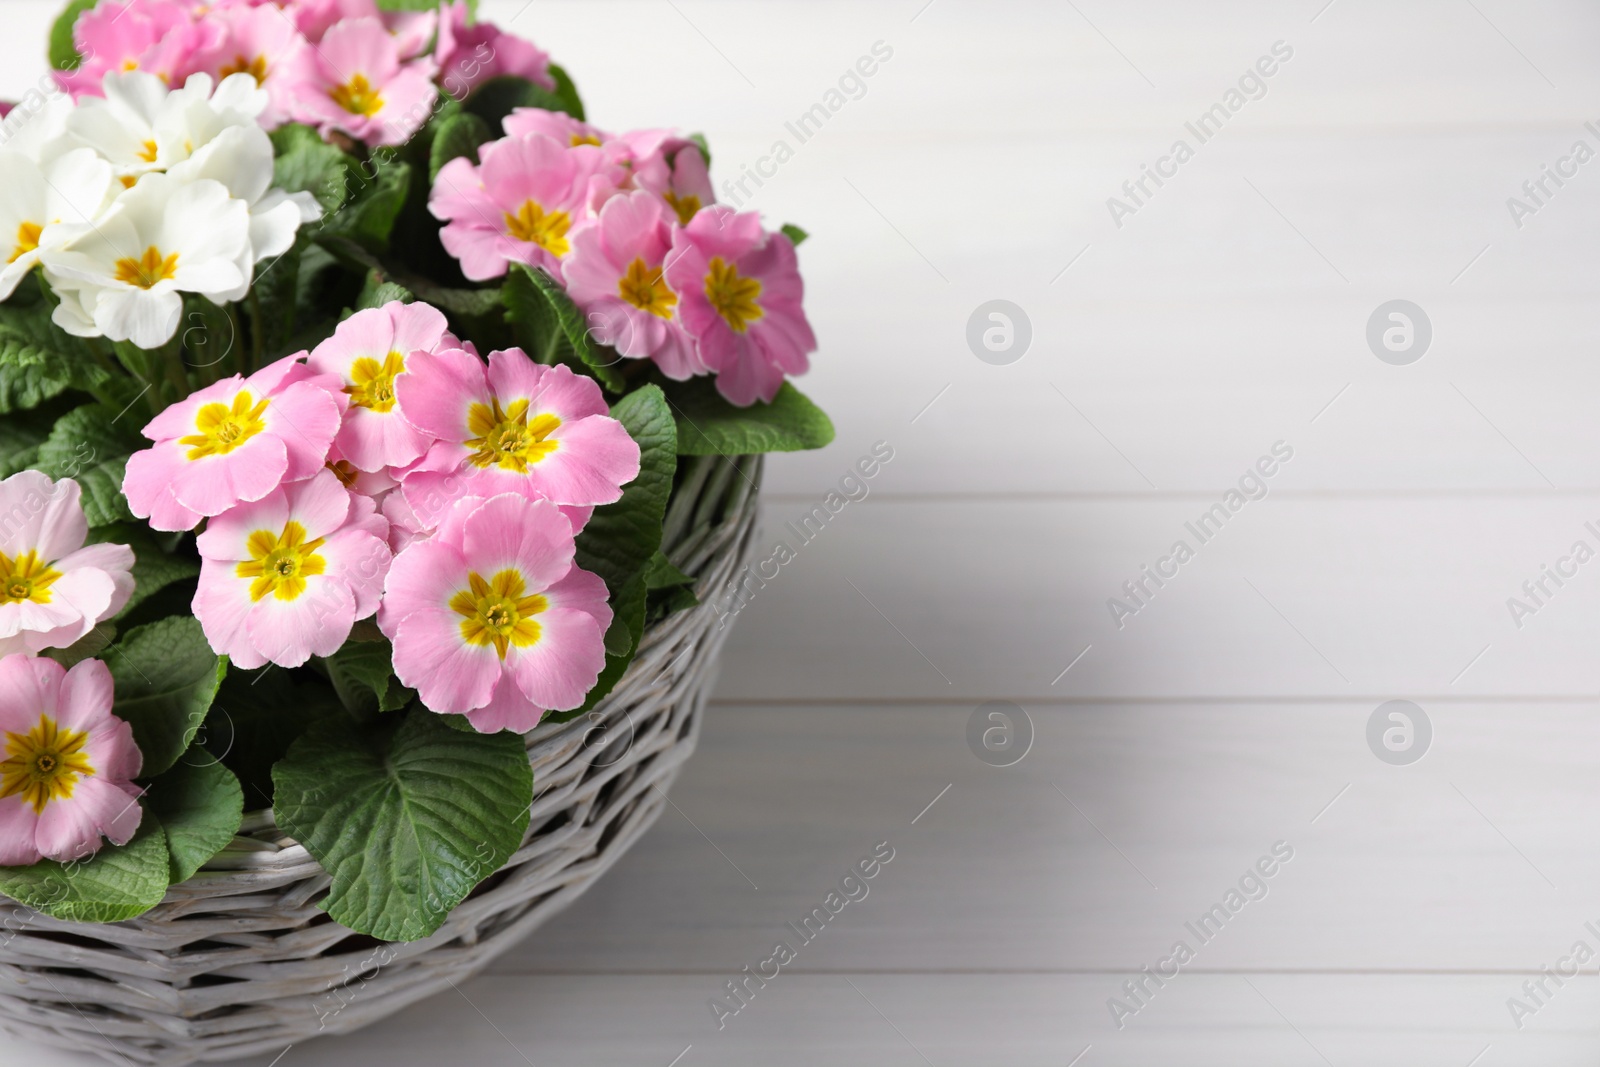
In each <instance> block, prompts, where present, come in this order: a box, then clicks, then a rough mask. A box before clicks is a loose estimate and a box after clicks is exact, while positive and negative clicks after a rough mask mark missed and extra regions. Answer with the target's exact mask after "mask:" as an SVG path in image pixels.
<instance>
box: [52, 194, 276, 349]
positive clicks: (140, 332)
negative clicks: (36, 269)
mask: <svg viewBox="0 0 1600 1067" xmlns="http://www.w3.org/2000/svg"><path fill="white" fill-rule="evenodd" d="M249 249H250V209H249V206H248V205H247V204H246V203H245V202H244V201H243V200H237V199H234V198H233V197H230V196H229V195H228V189H227V187H225V186H224V185H223V184H222V183H221V182H216V181H211V180H210V179H198V180H195V181H190V182H185V181H183V180H181V179H180V178H174V177H172V176H170V175H166V174H147V175H145V176H144V177H143V178H142V179H141V180H140V181H139V183H138V184H137V185H135V186H134V187H133V188H131V189H129V190H128V191H127V192H125V193H123V194H122V196H121V197H120V198H119V199H118V200H117V201H116V203H115V204H114V205H113V206H112V208H111V210H110V211H109V212H108V213H107V214H106V216H105V217H104V218H103V219H101V220H100V221H99V222H97V223H95V224H93V225H83V226H80V227H78V228H77V229H76V231H75V232H74V234H73V236H71V237H69V238H68V239H67V240H66V241H64V242H62V243H61V244H58V245H52V246H51V247H48V248H44V249H43V250H42V251H41V257H40V258H41V261H42V262H43V264H44V268H45V272H46V277H47V278H48V279H49V280H50V282H51V284H52V285H53V286H55V288H56V291H57V293H58V294H59V296H60V297H61V303H60V305H59V306H58V307H57V308H56V310H55V313H54V319H55V322H56V325H58V326H60V327H61V328H62V329H63V330H66V331H67V332H68V333H71V334H75V335H77V336H79V337H94V336H99V335H102V334H103V335H104V336H106V337H108V338H110V339H111V340H113V341H132V342H133V343H134V344H136V345H138V346H139V347H140V348H158V347H160V346H161V345H163V344H165V343H166V342H167V341H169V340H170V339H171V338H172V335H173V334H175V333H176V332H177V330H178V324H179V320H180V318H181V317H182V314H183V297H182V296H181V295H180V294H182V293H200V294H202V295H204V296H208V297H211V298H212V299H213V300H215V301H217V302H219V303H221V302H225V301H226V299H227V294H230V293H239V294H242V293H243V292H244V291H245V290H246V289H248V287H249V283H250V277H249V274H248V273H246V272H244V271H241V269H240V266H239V264H240V262H241V260H242V259H243V258H244V257H245V256H246V255H247V254H248V252H249Z"/></svg>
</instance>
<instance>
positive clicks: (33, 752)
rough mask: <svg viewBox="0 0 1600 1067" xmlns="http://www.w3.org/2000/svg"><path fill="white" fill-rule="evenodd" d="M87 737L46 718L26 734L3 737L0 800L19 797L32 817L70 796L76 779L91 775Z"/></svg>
mask: <svg viewBox="0 0 1600 1067" xmlns="http://www.w3.org/2000/svg"><path fill="white" fill-rule="evenodd" d="M88 743H89V735H88V734H87V733H81V732H79V731H77V730H63V729H61V728H59V727H58V726H56V721H55V720H54V719H52V718H51V717H50V716H48V715H43V716H40V718H39V725H37V726H35V727H34V728H33V729H32V730H29V731H28V732H27V733H25V734H13V733H7V734H6V758H5V759H3V760H0V799H3V798H5V797H14V796H20V797H22V800H23V802H24V803H26V804H28V805H29V806H30V807H32V808H33V812H34V814H35V815H39V814H42V813H43V812H44V808H45V805H46V804H48V803H50V802H51V801H52V800H66V799H68V798H70V797H71V796H72V790H73V787H75V786H76V785H77V784H78V781H79V779H82V778H89V777H92V776H93V775H94V768H93V767H92V766H90V765H89V756H88V753H86V752H84V748H85V747H86V746H87V745H88Z"/></svg>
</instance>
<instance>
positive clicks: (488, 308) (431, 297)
mask: <svg viewBox="0 0 1600 1067" xmlns="http://www.w3.org/2000/svg"><path fill="white" fill-rule="evenodd" d="M406 280H407V282H409V283H410V284H411V287H412V292H414V293H416V294H417V299H418V300H422V301H425V302H426V303H429V304H432V305H433V306H434V307H436V308H438V309H439V310H440V311H444V312H448V313H449V314H451V315H462V316H465V317H467V318H477V317H480V316H483V315H490V314H495V315H503V314H504V313H505V299H504V297H503V296H502V295H501V292H500V290H499V289H446V288H444V287H443V286H440V285H434V284H433V283H432V282H425V281H423V280H421V279H411V278H408V279H406Z"/></svg>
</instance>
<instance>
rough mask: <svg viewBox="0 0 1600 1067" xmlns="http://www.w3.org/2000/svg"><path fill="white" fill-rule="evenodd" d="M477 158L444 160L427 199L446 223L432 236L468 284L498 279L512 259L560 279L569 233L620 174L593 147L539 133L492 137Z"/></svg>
mask: <svg viewBox="0 0 1600 1067" xmlns="http://www.w3.org/2000/svg"><path fill="white" fill-rule="evenodd" d="M480 155H481V156H482V158H483V164H482V166H474V165H473V163H472V161H471V160H470V159H467V158H466V157H465V156H462V157H459V158H457V159H453V160H451V161H450V162H449V163H446V164H445V165H444V167H443V168H442V169H441V170H440V171H439V177H438V180H437V181H435V182H434V184H433V192H432V193H431V194H430V196H429V197H428V210H429V211H431V212H432V213H433V216H434V217H435V218H437V219H439V220H441V221H443V222H445V223H446V225H445V227H444V229H443V230H441V231H440V233H439V240H440V241H441V242H442V243H443V244H444V247H445V250H446V251H448V252H449V253H450V254H451V255H452V256H455V257H456V259H458V260H460V261H461V272H462V273H463V274H465V275H466V276H467V277H468V278H470V279H472V280H473V281H486V280H488V279H490V278H498V277H501V276H502V275H504V274H505V273H506V268H507V266H508V265H509V264H511V263H525V264H527V265H528V266H530V267H543V268H544V269H545V270H546V271H548V272H549V273H550V274H551V275H552V276H553V277H555V278H557V279H559V278H560V277H561V263H562V260H564V259H565V258H566V256H567V253H568V252H570V251H571V250H572V243H571V234H572V230H573V229H574V228H575V227H576V226H577V225H578V224H579V223H581V222H583V221H584V220H585V219H587V218H589V217H590V212H591V206H592V204H593V203H594V202H596V201H597V200H598V199H601V196H600V193H599V192H597V190H614V189H615V188H616V187H617V186H618V185H619V184H620V183H621V182H622V181H623V180H624V179H625V178H626V176H627V172H626V168H624V167H622V166H621V165H620V164H618V163H616V162H615V161H613V160H610V159H609V158H608V157H607V156H606V154H605V153H604V152H603V151H602V150H600V149H598V148H595V147H594V146H592V145H588V144H584V145H578V146H576V147H572V146H568V145H565V144H562V143H561V142H558V141H557V140H555V139H554V138H552V137H547V136H545V135H544V134H538V133H533V134H526V135H523V136H520V137H506V138H504V139H502V140H499V141H492V142H490V143H489V144H486V145H484V146H483V148H482V150H481V152H480Z"/></svg>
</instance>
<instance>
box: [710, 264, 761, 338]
mask: <svg viewBox="0 0 1600 1067" xmlns="http://www.w3.org/2000/svg"><path fill="white" fill-rule="evenodd" d="M760 295H761V283H760V282H758V281H756V280H755V279H754V278H743V277H740V275H739V268H738V267H735V266H734V265H733V264H732V263H727V262H725V261H724V260H723V258H722V257H721V256H712V257H711V270H710V272H709V273H708V274H707V275H706V299H707V300H709V301H711V307H712V308H713V309H714V310H715V311H716V313H717V314H718V315H721V316H722V318H723V321H725V322H726V323H727V324H728V325H729V326H730V327H732V329H733V332H734V333H744V331H745V330H746V329H748V328H749V326H750V324H751V323H752V322H754V321H756V320H757V319H759V318H760V317H761V316H762V315H765V314H766V312H764V311H762V310H761V305H760V304H758V303H756V298H757V297H759V296H760Z"/></svg>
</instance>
